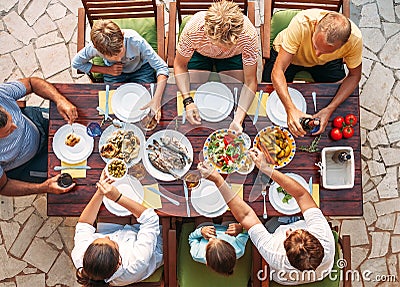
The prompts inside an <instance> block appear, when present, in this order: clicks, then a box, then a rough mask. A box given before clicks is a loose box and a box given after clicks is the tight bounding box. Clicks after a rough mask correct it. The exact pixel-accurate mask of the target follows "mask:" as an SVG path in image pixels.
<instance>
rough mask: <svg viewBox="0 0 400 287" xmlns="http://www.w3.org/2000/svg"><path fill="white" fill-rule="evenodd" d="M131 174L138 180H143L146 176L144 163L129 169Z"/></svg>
mask: <svg viewBox="0 0 400 287" xmlns="http://www.w3.org/2000/svg"><path fill="white" fill-rule="evenodd" d="M129 174H130V175H132V176H133V177H135V178H137V180H142V179H143V178H144V177H145V176H146V169H145V168H144V165H143V164H142V163H137V164H135V165H134V166H132V167H131V168H130V169H129Z"/></svg>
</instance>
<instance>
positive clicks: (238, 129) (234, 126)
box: [229, 119, 243, 134]
mask: <svg viewBox="0 0 400 287" xmlns="http://www.w3.org/2000/svg"><path fill="white" fill-rule="evenodd" d="M229 129H230V130H234V131H235V132H237V133H238V134H241V133H242V132H243V127H242V123H241V122H238V121H235V119H233V121H232V122H231V124H230V125H229Z"/></svg>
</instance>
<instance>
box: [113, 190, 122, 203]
mask: <svg viewBox="0 0 400 287" xmlns="http://www.w3.org/2000/svg"><path fill="white" fill-rule="evenodd" d="M121 197H122V193H121V192H120V193H119V196H118V197H117V199H116V200H114V202H118V200H120V199H121Z"/></svg>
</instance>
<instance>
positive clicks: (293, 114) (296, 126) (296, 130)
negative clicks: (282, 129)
mask: <svg viewBox="0 0 400 287" xmlns="http://www.w3.org/2000/svg"><path fill="white" fill-rule="evenodd" d="M304 117H311V116H309V115H307V114H305V113H303V112H302V111H300V110H298V109H297V108H295V109H293V110H291V111H288V112H287V125H288V127H289V130H290V132H291V133H292V134H293V136H295V137H304V136H305V134H306V131H305V130H303V127H302V126H301V124H300V118H304Z"/></svg>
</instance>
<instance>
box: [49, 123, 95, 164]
mask: <svg viewBox="0 0 400 287" xmlns="http://www.w3.org/2000/svg"><path fill="white" fill-rule="evenodd" d="M72 127H73V129H74V132H75V134H77V135H78V136H80V138H81V139H80V141H79V143H77V144H76V145H75V146H73V147H70V146H67V145H66V144H65V139H66V137H67V135H69V134H70V133H71V132H72V129H71V125H69V124H66V125H63V126H62V127H60V128H59V129H58V130H57V131H56V133H55V134H54V138H53V151H54V153H55V155H56V156H57V158H58V159H60V160H62V161H64V162H66V163H69V164H75V163H78V162H81V161H83V160H85V159H87V158H88V157H89V156H90V155H91V154H92V151H93V146H94V140H93V138H92V137H90V136H89V135H88V134H87V133H86V127H85V126H84V125H81V124H78V123H73V124H72Z"/></svg>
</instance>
